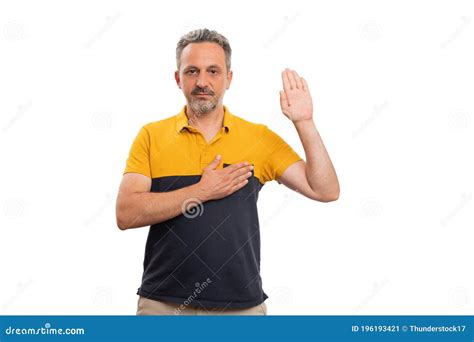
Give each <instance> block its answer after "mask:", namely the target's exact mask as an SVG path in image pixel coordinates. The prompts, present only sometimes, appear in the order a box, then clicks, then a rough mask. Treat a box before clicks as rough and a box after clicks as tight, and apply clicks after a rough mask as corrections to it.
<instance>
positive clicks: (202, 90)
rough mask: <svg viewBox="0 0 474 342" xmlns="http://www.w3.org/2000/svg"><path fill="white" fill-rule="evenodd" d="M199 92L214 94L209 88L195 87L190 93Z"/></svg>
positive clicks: (197, 93)
mask: <svg viewBox="0 0 474 342" xmlns="http://www.w3.org/2000/svg"><path fill="white" fill-rule="evenodd" d="M200 94H206V95H211V96H214V92H213V91H212V90H210V89H209V88H200V87H196V88H194V89H193V91H192V92H191V95H200Z"/></svg>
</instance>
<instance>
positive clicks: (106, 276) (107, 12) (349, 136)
mask: <svg viewBox="0 0 474 342" xmlns="http://www.w3.org/2000/svg"><path fill="white" fill-rule="evenodd" d="M473 10H474V6H473V3H472V2H471V1H449V2H448V1H444V2H435V1H396V2H395V1H392V2H389V1H357V2H355V1H331V2H329V1H327V2H316V1H304V2H303V1H252V2H248V3H245V2H238V3H237V2H236V3H234V4H231V3H228V2H222V1H215V2H208V1H193V2H191V1H176V2H174V4H173V3H171V2H167V3H166V4H165V2H159V1H150V2H145V1H101V2H98V1H88V2H87V1H77V2H66V1H42V2H39V1H38V2H34V1H31V2H24V1H10V2H8V1H2V2H1V4H0V94H1V95H0V153H1V168H0V260H1V261H0V262H1V276H0V279H1V280H0V313H1V314H131V315H133V314H135V310H136V303H137V296H136V294H135V293H136V290H137V288H138V287H139V285H140V280H141V274H142V262H143V254H144V247H145V240H146V235H147V233H148V228H141V229H135V230H128V231H125V232H122V231H120V230H119V229H118V228H117V227H116V225H115V197H116V193H117V189H118V185H119V183H120V180H121V177H122V172H123V169H124V166H125V160H126V158H127V155H128V151H129V148H130V145H131V143H132V140H133V138H134V137H135V135H136V134H137V132H138V130H139V128H140V127H141V126H143V125H144V124H146V123H148V122H151V121H156V120H159V119H162V118H165V117H169V116H171V115H175V114H176V113H178V112H179V110H180V109H181V108H182V106H183V105H184V103H185V102H184V97H183V95H182V93H181V92H180V90H179V89H178V88H177V87H176V85H175V82H174V79H173V72H174V70H175V59H174V53H175V46H176V43H177V41H178V39H179V37H180V36H181V35H182V34H184V33H186V32H188V31H190V30H192V29H195V28H202V27H208V28H211V29H215V30H217V31H219V32H221V33H223V34H224V35H225V36H226V37H227V38H228V39H229V40H230V43H231V46H232V48H233V51H234V54H233V60H232V64H233V70H234V80H233V84H232V86H231V88H230V90H229V91H228V92H227V94H226V97H225V101H224V102H225V104H226V105H227V106H228V107H229V109H230V110H231V111H232V112H233V113H234V114H236V115H238V116H241V117H243V118H245V119H247V120H250V121H253V122H258V123H264V124H266V125H268V126H269V127H270V128H271V129H273V130H274V131H276V132H277V133H278V134H280V135H281V136H282V137H283V138H284V139H285V140H286V141H287V142H288V143H289V144H290V145H291V146H293V148H294V149H295V150H296V151H297V152H298V153H300V154H301V155H302V156H304V151H303V149H302V146H301V143H300V141H299V138H298V135H297V133H296V130H295V129H294V127H293V125H292V123H291V122H290V121H289V120H288V119H286V117H284V115H283V114H281V111H280V108H279V99H278V91H279V89H280V88H281V81H280V72H281V70H282V69H284V68H285V67H290V68H293V69H295V70H297V71H298V72H299V73H300V74H301V75H303V76H304V77H305V78H306V79H307V80H308V83H309V86H310V89H311V92H312V95H313V98H314V104H315V113H314V117H315V122H316V126H317V127H318V130H319V131H320V133H321V135H322V137H323V140H324V142H325V144H326V147H327V149H328V151H329V153H330V156H331V158H332V160H333V163H334V165H335V167H336V170H337V173H338V176H339V180H340V184H341V196H340V199H339V200H338V201H337V202H333V203H326V204H325V203H319V202H314V201H311V200H309V199H306V198H304V197H302V196H301V195H298V194H297V193H295V192H292V191H291V190H289V189H287V188H286V187H284V186H283V185H278V184H277V183H276V182H272V183H267V184H266V185H265V187H264V188H263V189H262V191H261V193H260V198H259V210H260V222H261V235H262V263H261V269H262V278H263V286H264V290H265V291H266V293H267V294H268V295H269V297H270V298H269V299H268V300H267V305H268V310H269V311H268V313H269V314H271V315H274V314H472V313H473V308H474V272H473V260H474V248H473V233H472V230H473V228H474V225H473V200H472V192H473V178H474V177H473V175H474V169H473V151H472V150H473V146H474V141H473V140H474V134H473V126H474V124H473V122H472V121H473V112H474V100H473V94H474V92H473V90H474V67H473V61H474V44H473V42H474V39H473V38H474V23H472V21H473V15H474V13H473Z"/></svg>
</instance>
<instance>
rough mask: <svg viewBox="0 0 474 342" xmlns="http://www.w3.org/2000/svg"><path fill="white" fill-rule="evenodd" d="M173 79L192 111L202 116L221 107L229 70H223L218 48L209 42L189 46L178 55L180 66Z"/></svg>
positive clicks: (223, 58)
mask: <svg viewBox="0 0 474 342" xmlns="http://www.w3.org/2000/svg"><path fill="white" fill-rule="evenodd" d="M175 79H176V83H177V84H178V86H179V88H181V89H182V90H183V93H184V96H185V97H186V100H187V103H188V106H189V107H191V109H192V111H193V112H194V113H196V114H206V113H209V112H211V111H213V110H214V109H215V108H216V107H217V106H218V105H220V104H222V99H223V98H224V93H225V91H226V90H227V89H229V86H230V82H231V80H232V71H228V70H227V68H226V63H225V52H224V49H223V48H222V47H221V46H219V45H218V44H216V43H209V42H204V43H192V44H189V45H187V46H186V47H185V48H184V49H183V52H182V53H181V66H180V68H179V70H177V71H176V72H175Z"/></svg>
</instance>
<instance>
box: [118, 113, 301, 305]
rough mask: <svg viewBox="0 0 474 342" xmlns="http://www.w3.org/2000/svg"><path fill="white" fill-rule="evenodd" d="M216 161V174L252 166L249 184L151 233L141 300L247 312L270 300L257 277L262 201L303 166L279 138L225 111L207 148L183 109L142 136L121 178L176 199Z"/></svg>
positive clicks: (149, 127) (144, 130)
mask: <svg viewBox="0 0 474 342" xmlns="http://www.w3.org/2000/svg"><path fill="white" fill-rule="evenodd" d="M217 154H220V155H221V156H222V159H221V163H220V165H219V166H218V167H217V168H218V169H222V168H223V167H227V166H229V165H232V164H235V163H239V162H243V161H247V162H249V163H250V164H253V165H254V169H253V170H252V176H251V177H250V178H249V182H248V183H247V184H246V185H245V186H244V187H243V188H241V189H239V190H238V191H236V192H234V193H233V194H231V195H229V196H227V197H224V198H222V199H218V200H210V201H206V202H204V203H198V205H197V206H195V207H194V208H193V209H184V210H183V213H182V214H180V215H179V216H176V217H174V218H171V219H169V220H167V221H164V222H161V223H157V224H153V225H151V226H150V229H149V232H148V238H147V242H146V248H145V256H144V262H143V267H144V270H143V277H142V283H141V286H140V287H139V288H138V291H137V294H139V295H140V296H143V297H146V298H150V299H156V300H161V301H168V302H173V303H180V304H184V305H193V306H201V307H203V308H246V307H251V306H255V305H258V304H260V303H262V302H263V301H265V299H267V298H268V296H267V294H266V293H265V292H264V291H263V288H262V279H261V277H260V230H259V220H258V212H257V200H258V194H259V191H260V190H261V189H262V187H263V185H264V184H265V183H266V182H268V181H271V180H275V179H276V178H278V177H280V176H281V175H282V174H283V172H284V171H285V170H286V168H287V167H288V166H290V165H291V164H293V163H295V162H297V161H299V160H302V159H301V158H300V156H299V155H298V154H297V153H296V152H295V151H294V150H293V149H292V148H291V147H290V146H289V145H288V144H287V143H286V142H285V141H284V140H283V139H282V138H281V137H280V136H278V135H277V134H276V133H275V132H273V131H272V130H270V129H269V128H268V127H267V126H265V125H263V124H257V123H252V122H249V121H246V120H244V119H243V118H240V117H238V116H236V115H233V114H232V113H230V112H229V110H228V108H227V107H226V106H224V120H223V127H222V128H221V130H220V131H218V133H217V134H216V135H215V136H214V138H212V140H211V141H209V142H207V141H206V140H205V138H204V135H203V134H202V133H201V132H200V131H199V130H198V129H197V128H195V127H192V126H191V125H190V124H189V122H188V119H187V116H186V106H184V107H183V109H182V110H181V112H180V113H179V114H177V115H174V116H171V117H168V118H166V119H163V120H160V121H156V122H152V123H149V124H147V125H145V126H143V127H142V128H141V129H140V131H139V133H138V135H137V136H136V138H135V140H134V142H133V144H132V147H131V149H130V153H129V156H128V159H127V163H126V168H125V171H124V174H125V173H128V172H133V173H139V174H142V175H145V176H147V177H150V178H151V180H152V183H151V189H150V191H151V192H167V191H173V190H177V189H180V188H183V187H186V186H189V185H192V184H195V183H198V182H199V180H200V179H201V175H202V173H203V169H204V168H205V167H206V166H207V165H209V164H210V163H211V162H212V161H213V160H214V158H215V157H216V155H217ZM192 200H195V201H197V200H196V199H189V201H192Z"/></svg>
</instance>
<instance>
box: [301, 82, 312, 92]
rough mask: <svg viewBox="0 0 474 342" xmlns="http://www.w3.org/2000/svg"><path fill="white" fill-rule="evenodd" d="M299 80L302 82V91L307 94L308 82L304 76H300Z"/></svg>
mask: <svg viewBox="0 0 474 342" xmlns="http://www.w3.org/2000/svg"><path fill="white" fill-rule="evenodd" d="M301 81H302V82H303V86H304V91H305V92H307V93H308V94H309V93H310V92H309V87H308V82H306V80H305V79H304V78H301Z"/></svg>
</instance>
